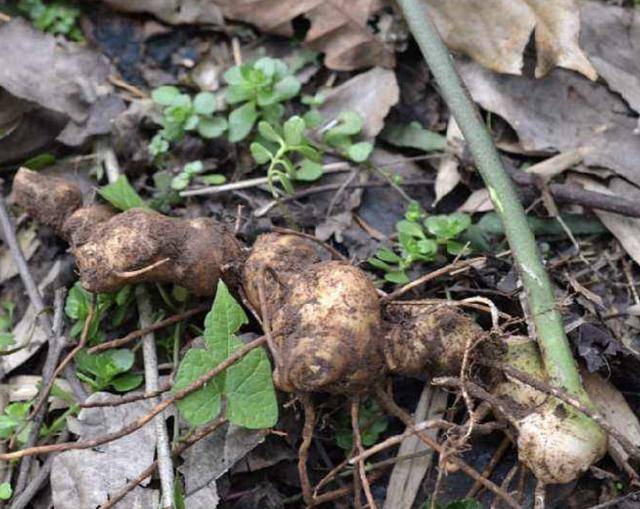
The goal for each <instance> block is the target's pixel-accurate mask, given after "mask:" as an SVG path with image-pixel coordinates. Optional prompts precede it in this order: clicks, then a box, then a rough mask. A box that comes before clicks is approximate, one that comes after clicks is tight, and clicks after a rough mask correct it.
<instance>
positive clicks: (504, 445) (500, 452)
mask: <svg viewBox="0 0 640 509" xmlns="http://www.w3.org/2000/svg"><path fill="white" fill-rule="evenodd" d="M510 445H511V440H510V439H509V437H507V436H505V437H504V438H503V439H502V442H500V445H499V446H498V448H497V449H496V452H495V453H494V454H493V456H492V458H491V460H490V461H489V463H488V464H487V466H486V467H484V470H483V471H482V477H486V478H487V479H489V478H490V477H491V474H492V473H493V470H494V469H495V468H496V466H497V465H498V463H499V462H500V460H501V459H502V457H503V456H504V454H505V453H506V452H507V451H508V450H509V446H510ZM480 488H482V484H480V483H479V482H478V481H475V482H474V483H473V486H471V488H470V489H469V491H468V492H467V494H466V496H465V498H473V497H474V496H475V495H476V493H478V491H479V490H480Z"/></svg>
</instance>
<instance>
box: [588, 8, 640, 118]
mask: <svg viewBox="0 0 640 509" xmlns="http://www.w3.org/2000/svg"><path fill="white" fill-rule="evenodd" d="M581 17H582V29H581V31H580V45H581V46H582V48H584V51H585V53H586V54H587V55H588V56H589V60H590V61H591V62H592V63H593V65H594V67H595V68H596V70H597V71H598V74H599V75H600V76H601V77H602V78H603V79H604V80H605V81H606V82H607V84H608V85H609V87H611V88H612V89H613V90H615V91H616V92H618V93H620V95H622V97H624V99H625V100H626V101H627V102H628V103H629V105H630V106H631V108H633V109H634V110H635V111H636V112H639V113H640V58H638V55H640V16H639V15H638V9H637V8H636V9H633V8H629V9H624V8H622V7H615V6H613V5H609V4H604V3H602V2H583V3H582V7H581Z"/></svg>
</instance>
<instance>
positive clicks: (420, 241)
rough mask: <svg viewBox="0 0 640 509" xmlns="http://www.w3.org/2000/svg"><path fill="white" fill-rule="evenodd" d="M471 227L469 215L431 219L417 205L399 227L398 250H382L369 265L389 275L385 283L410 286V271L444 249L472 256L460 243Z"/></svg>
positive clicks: (449, 252) (415, 204) (397, 230)
mask: <svg viewBox="0 0 640 509" xmlns="http://www.w3.org/2000/svg"><path fill="white" fill-rule="evenodd" d="M470 224H471V218H470V217H469V215H467V214H462V213H453V214H445V215H437V216H427V215H426V214H425V212H424V211H423V210H422V209H421V207H420V205H419V204H418V203H417V202H413V203H411V204H410V205H409V207H408V208H407V211H406V213H405V218H404V219H403V220H402V221H399V222H398V223H397V224H396V232H397V235H398V241H397V242H396V243H395V245H394V249H389V248H388V247H382V248H380V249H379V250H378V252H377V253H376V254H375V256H373V257H372V258H369V260H368V262H369V263H370V264H371V265H372V266H374V267H375V268H377V269H380V270H382V271H384V272H385V275H384V279H385V280H386V281H388V282H390V283H396V284H405V283H408V282H409V277H408V276H407V273H406V271H407V269H409V267H411V266H412V265H413V264H414V263H416V262H431V261H433V260H435V258H436V256H437V254H438V248H439V246H444V248H445V250H446V252H447V253H448V254H450V255H454V256H458V255H465V254H468V252H469V249H468V247H466V246H465V245H464V244H463V243H461V242H459V241H457V240H456V239H457V238H458V237H459V236H460V235H462V233H464V231H465V230H466V229H467V228H468V227H469V225H470Z"/></svg>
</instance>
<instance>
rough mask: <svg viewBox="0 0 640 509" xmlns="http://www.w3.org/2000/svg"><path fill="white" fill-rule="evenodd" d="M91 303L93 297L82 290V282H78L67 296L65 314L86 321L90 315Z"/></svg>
mask: <svg viewBox="0 0 640 509" xmlns="http://www.w3.org/2000/svg"><path fill="white" fill-rule="evenodd" d="M90 302H91V296H90V294H89V292H87V291H86V290H85V289H84V288H82V285H81V284H80V281H76V282H75V284H74V285H73V286H72V287H71V290H69V294H68V295H67V300H66V302H65V306H64V312H65V313H66V315H67V316H68V317H69V318H73V319H74V320H84V319H85V318H86V317H87V314H88V313H89V303H90Z"/></svg>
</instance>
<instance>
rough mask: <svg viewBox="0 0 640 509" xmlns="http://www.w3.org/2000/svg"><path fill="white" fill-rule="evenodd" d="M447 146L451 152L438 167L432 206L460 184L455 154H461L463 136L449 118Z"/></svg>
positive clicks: (454, 122)
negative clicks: (434, 198)
mask: <svg viewBox="0 0 640 509" xmlns="http://www.w3.org/2000/svg"><path fill="white" fill-rule="evenodd" d="M447 144H448V145H449V147H450V148H451V149H452V151H451V153H448V154H446V155H445V156H444V157H443V158H442V160H441V161H440V164H439V165H438V173H437V175H436V182H435V186H434V187H435V192H436V200H435V202H434V205H435V204H436V203H438V202H439V201H440V200H441V199H442V198H444V197H445V196H446V195H448V194H449V193H450V192H451V191H453V189H454V188H455V187H456V186H457V185H458V184H459V182H460V172H459V171H458V158H457V154H460V153H462V150H463V149H464V136H462V132H461V131H460V127H459V126H458V123H457V122H456V121H455V119H454V118H453V117H451V118H449V123H448V125H447Z"/></svg>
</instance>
